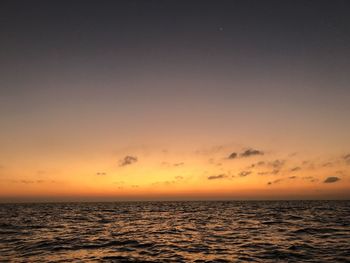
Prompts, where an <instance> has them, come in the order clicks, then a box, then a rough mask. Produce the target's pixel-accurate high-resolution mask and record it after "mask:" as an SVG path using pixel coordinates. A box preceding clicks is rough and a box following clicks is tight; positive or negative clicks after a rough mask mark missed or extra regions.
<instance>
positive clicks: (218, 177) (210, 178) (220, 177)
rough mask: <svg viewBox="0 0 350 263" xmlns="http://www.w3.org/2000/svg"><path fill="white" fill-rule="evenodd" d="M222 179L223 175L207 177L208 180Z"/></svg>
mask: <svg viewBox="0 0 350 263" xmlns="http://www.w3.org/2000/svg"><path fill="white" fill-rule="evenodd" d="M224 178H226V175H225V174H219V175H211V176H208V180H216V179H224Z"/></svg>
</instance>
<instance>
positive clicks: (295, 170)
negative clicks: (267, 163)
mask: <svg viewBox="0 0 350 263" xmlns="http://www.w3.org/2000/svg"><path fill="white" fill-rule="evenodd" d="M300 170H301V168H300V167H299V166H296V167H294V168H292V169H290V170H289V171H290V172H297V171H300Z"/></svg>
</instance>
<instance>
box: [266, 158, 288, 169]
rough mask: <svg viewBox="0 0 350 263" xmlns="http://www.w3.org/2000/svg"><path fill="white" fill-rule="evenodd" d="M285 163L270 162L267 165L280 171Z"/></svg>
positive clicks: (281, 161)
mask: <svg viewBox="0 0 350 263" xmlns="http://www.w3.org/2000/svg"><path fill="white" fill-rule="evenodd" d="M285 163H286V161H284V160H274V161H272V162H269V163H268V164H269V165H270V166H272V167H273V168H275V169H281V168H282V166H283V165H284V164H285Z"/></svg>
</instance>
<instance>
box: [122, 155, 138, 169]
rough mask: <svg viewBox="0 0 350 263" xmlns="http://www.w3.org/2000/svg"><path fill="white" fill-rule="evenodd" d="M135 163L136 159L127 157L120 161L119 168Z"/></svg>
mask: <svg viewBox="0 0 350 263" xmlns="http://www.w3.org/2000/svg"><path fill="white" fill-rule="evenodd" d="M135 162H137V157H135V156H130V155H127V156H125V157H124V158H123V159H122V160H120V164H119V166H126V165H130V164H133V163H135Z"/></svg>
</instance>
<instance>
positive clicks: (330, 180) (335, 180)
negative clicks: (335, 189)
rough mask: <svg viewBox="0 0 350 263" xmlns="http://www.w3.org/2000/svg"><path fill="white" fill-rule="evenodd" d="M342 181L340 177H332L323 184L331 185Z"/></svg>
mask: <svg viewBox="0 0 350 263" xmlns="http://www.w3.org/2000/svg"><path fill="white" fill-rule="evenodd" d="M339 180H340V178H339V177H336V176H330V177H327V179H326V180H324V181H323V182H324V183H325V184H331V183H335V182H338V181H339Z"/></svg>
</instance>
